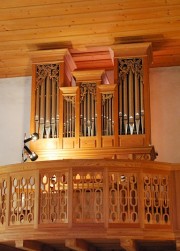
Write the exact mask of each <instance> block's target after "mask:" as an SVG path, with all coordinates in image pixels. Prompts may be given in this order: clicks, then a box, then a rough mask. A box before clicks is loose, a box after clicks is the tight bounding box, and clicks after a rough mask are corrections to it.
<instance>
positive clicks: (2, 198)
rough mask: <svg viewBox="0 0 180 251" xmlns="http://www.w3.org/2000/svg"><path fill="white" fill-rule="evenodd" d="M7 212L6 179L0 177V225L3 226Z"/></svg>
mask: <svg viewBox="0 0 180 251" xmlns="http://www.w3.org/2000/svg"><path fill="white" fill-rule="evenodd" d="M6 213H7V180H6V179H5V178H3V177H0V225H1V226H4V225H5V222H6Z"/></svg>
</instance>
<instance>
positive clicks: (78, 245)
mask: <svg viewBox="0 0 180 251" xmlns="http://www.w3.org/2000/svg"><path fill="white" fill-rule="evenodd" d="M65 246H66V247H67V248H70V249H72V250H76V251H88V250H91V251H95V250H96V249H95V248H94V247H92V246H89V244H88V243H87V242H86V241H84V240H81V239H66V240H65Z"/></svg>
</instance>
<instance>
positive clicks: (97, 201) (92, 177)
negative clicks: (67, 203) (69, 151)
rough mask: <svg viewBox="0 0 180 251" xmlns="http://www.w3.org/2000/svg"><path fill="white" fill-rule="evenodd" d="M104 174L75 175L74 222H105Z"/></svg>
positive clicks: (87, 173) (79, 173) (82, 173)
mask: <svg viewBox="0 0 180 251" xmlns="http://www.w3.org/2000/svg"><path fill="white" fill-rule="evenodd" d="M103 220H104V215H103V173H102V172H74V173H73V221H74V222H103Z"/></svg>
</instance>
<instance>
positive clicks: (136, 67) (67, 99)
mask: <svg viewBox="0 0 180 251" xmlns="http://www.w3.org/2000/svg"><path fill="white" fill-rule="evenodd" d="M132 46H133V45H132ZM149 47H150V45H149V44H148V45H147V44H145V45H141V46H140V49H139V53H137V49H136V50H132V48H130V50H128V51H127V48H125V50H120V49H119V47H118V48H114V59H113V64H112V67H111V69H109V68H108V69H106V68H104V69H103V70H97V69H96V70H95V67H96V66H95V65H94V66H93V67H94V68H93V69H92V66H91V68H88V67H89V66H88V65H87V69H86V70H81V69H78V66H77V65H76V63H75V61H74V64H73V67H74V68H73V69H72V68H70V67H69V65H70V62H69V60H70V59H71V60H72V61H73V57H71V56H70V52H69V51H68V57H66V53H67V50H66V51H65V50H64V51H63V52H62V53H60V50H54V51H53V50H51V51H50V52H49V51H45V52H43V51H42V52H41V51H40V52H39V53H38V54H37V55H36V56H35V57H34V58H33V69H34V70H33V87H32V92H33V95H32V116H31V131H35V132H37V133H39V136H40V140H39V141H38V142H36V147H35V144H34V145H33V146H32V147H33V148H34V147H35V148H36V149H35V148H34V150H35V151H36V152H38V151H39V152H38V155H39V156H41V153H42V155H43V157H42V159H46V157H45V156H47V155H48V149H51V153H52V156H53V157H52V158H53V159H54V158H55V159H56V158H57V159H58V158H69V157H70V158H82V157H83V158H85V157H86V158H87V157H88V158H99V157H100V158H120V159H121V158H125V159H126V158H127V159H129V158H130V159H137V158H141V159H154V158H155V153H154V148H153V146H151V145H150V144H151V140H150V108H149V83H148V65H149V54H150V49H149ZM132 52H133V53H132ZM41 53H45V54H44V56H43V55H41ZM59 53H60V56H58V55H59ZM63 53H64V54H63ZM94 53H97V50H96V51H95V52H94ZM128 53H129V54H130V55H129V54H128ZM82 54H83V53H82ZM126 54H127V56H126ZM82 60H83V57H82ZM86 60H87V59H86ZM67 65H68V67H67ZM106 70H107V71H108V74H106ZM67 76H68V77H67ZM110 77H111V79H110ZM67 78H68V81H67ZM70 82H71V85H70V84H69V83H70ZM32 144H33V143H32ZM43 151H44V152H43ZM69 154H70V155H69ZM48 158H50V155H48Z"/></svg>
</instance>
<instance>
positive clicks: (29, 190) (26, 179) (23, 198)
mask: <svg viewBox="0 0 180 251" xmlns="http://www.w3.org/2000/svg"><path fill="white" fill-rule="evenodd" d="M34 208H35V177H34V176H33V175H31V174H29V173H28V172H27V173H23V174H22V175H20V174H12V175H11V177H10V220H9V224H10V225H20V224H33V223H34Z"/></svg>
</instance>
